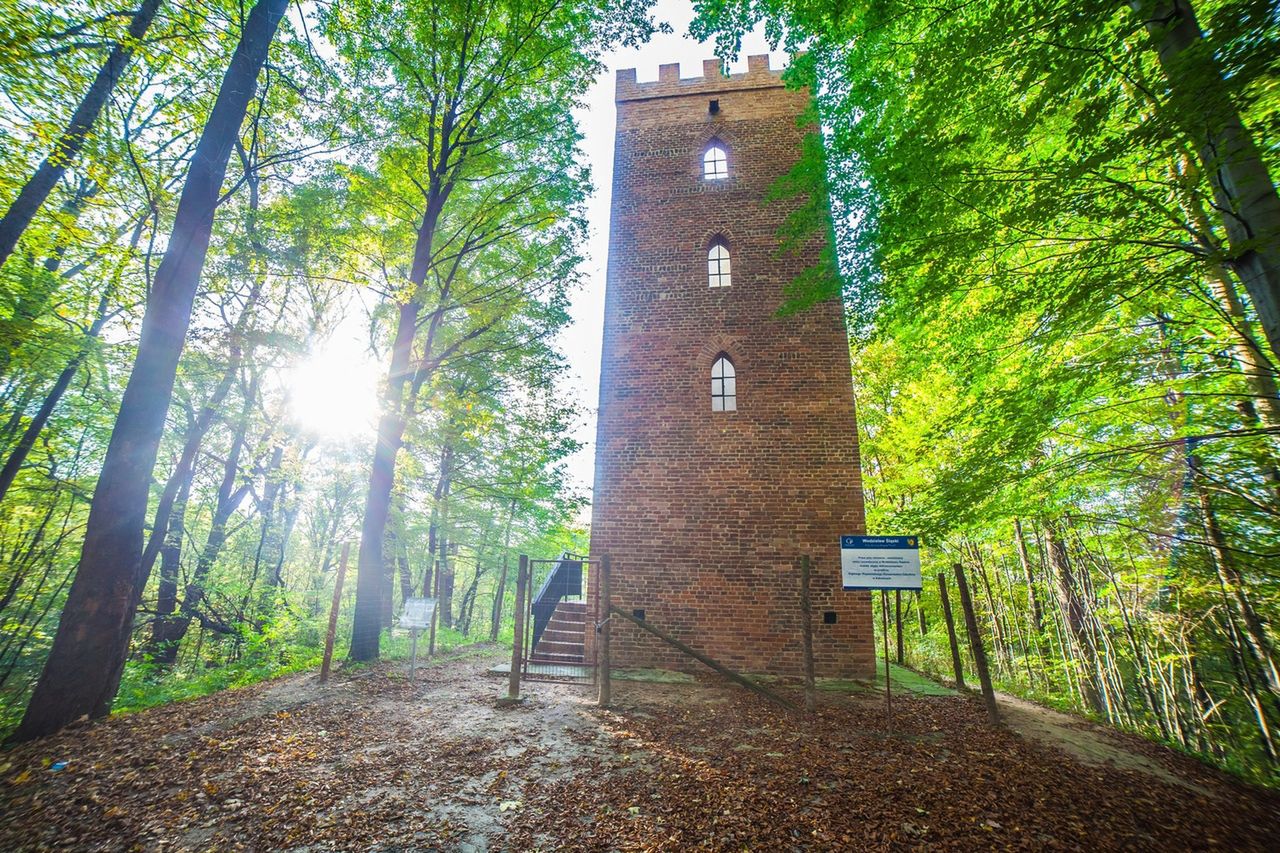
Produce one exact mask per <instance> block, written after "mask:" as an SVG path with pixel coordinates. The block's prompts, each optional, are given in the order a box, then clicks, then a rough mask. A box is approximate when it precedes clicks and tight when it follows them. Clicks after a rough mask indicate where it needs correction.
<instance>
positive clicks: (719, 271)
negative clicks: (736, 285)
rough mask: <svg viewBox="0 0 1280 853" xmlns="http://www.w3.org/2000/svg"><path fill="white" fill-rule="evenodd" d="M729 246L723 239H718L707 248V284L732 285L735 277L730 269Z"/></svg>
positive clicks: (716, 285)
mask: <svg viewBox="0 0 1280 853" xmlns="http://www.w3.org/2000/svg"><path fill="white" fill-rule="evenodd" d="M730 266H731V265H730V258H729V247H728V246H726V245H725V244H724V241H722V240H716V241H715V242H714V243H712V244H711V248H709V249H707V286H708V287H730V286H732V285H733V277H732V275H731V270H730Z"/></svg>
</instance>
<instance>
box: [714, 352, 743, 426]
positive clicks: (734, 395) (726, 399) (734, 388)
mask: <svg viewBox="0 0 1280 853" xmlns="http://www.w3.org/2000/svg"><path fill="white" fill-rule="evenodd" d="M737 410H738V380H737V376H736V374H735V373H734V371H733V362H732V361H730V360H729V358H728V356H723V355H722V356H720V357H719V358H717V359H716V363H715V364H713V365H712V366H711V411H713V412H736V411H737Z"/></svg>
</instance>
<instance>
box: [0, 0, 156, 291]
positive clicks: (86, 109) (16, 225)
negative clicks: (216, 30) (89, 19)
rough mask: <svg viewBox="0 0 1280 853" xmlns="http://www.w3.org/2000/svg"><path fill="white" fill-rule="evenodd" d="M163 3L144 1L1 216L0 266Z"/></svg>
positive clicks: (63, 169) (72, 156)
mask: <svg viewBox="0 0 1280 853" xmlns="http://www.w3.org/2000/svg"><path fill="white" fill-rule="evenodd" d="M160 2H161V0H143V2H142V5H140V6H139V7H138V9H137V11H136V12H134V14H133V19H132V20H131V21H130V22H129V28H128V30H127V31H126V33H125V35H124V37H123V38H122V39H121V40H120V41H119V42H117V43H116V44H115V45H114V46H113V47H112V48H111V53H110V55H108V56H107V61H106V62H104V63H103V64H102V68H101V69H99V71H98V74H97V76H96V77H94V80H93V83H92V85H90V86H89V90H88V91H87V92H85V95H84V98H83V99H82V100H81V101H80V104H79V106H77V107H76V111H75V113H74V114H73V115H72V116H71V120H70V121H69V122H68V123H67V127H66V129H64V130H63V132H62V134H61V135H60V136H59V137H58V139H57V140H56V141H55V142H54V144H53V150H52V151H50V152H49V155H48V156H47V157H45V159H44V161H43V162H41V164H40V166H39V167H38V168H37V169H36V171H35V174H33V175H32V176H31V177H30V178H28V179H27V182H26V183H25V184H23V186H22V189H21V190H19V191H18V195H17V197H16V198H15V199H14V200H13V202H12V203H11V204H10V205H9V209H8V210H6V211H5V213H4V216H3V217H0V266H3V265H4V262H5V261H7V260H8V259H9V255H11V254H13V250H14V247H16V246H17V245H18V240H19V239H20V238H21V237H22V234H23V232H25V231H26V230H27V226H28V225H30V224H31V220H32V219H34V218H35V216H36V214H37V213H38V212H39V210H40V207H41V205H43V204H44V202H45V199H47V198H48V197H49V193H51V192H52V191H53V188H54V187H55V186H57V183H58V181H59V180H61V178H62V176H63V174H64V173H65V172H66V170H67V166H68V165H69V164H71V163H73V162H74V161H75V159H76V157H78V156H79V154H80V149H81V148H83V147H84V143H85V139H86V138H87V137H88V135H89V131H90V130H92V129H93V124H94V122H96V121H97V120H98V115H99V114H100V113H101V112H102V109H103V107H105V106H106V104H107V99H108V98H110V97H111V93H112V91H114V90H115V88H116V85H117V84H118V83H119V82H120V78H121V77H123V76H124V72H125V69H126V68H128V66H129V60H130V59H131V58H132V56H133V52H134V50H135V49H136V48H137V46H138V43H139V42H141V41H142V38H143V37H144V36H145V35H146V33H147V30H149V29H150V28H151V22H152V21H154V20H155V17H156V12H158V11H159V9H160Z"/></svg>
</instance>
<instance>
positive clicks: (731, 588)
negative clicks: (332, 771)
mask: <svg viewBox="0 0 1280 853" xmlns="http://www.w3.org/2000/svg"><path fill="white" fill-rule="evenodd" d="M678 73H679V71H678V66H663V67H662V68H661V70H660V74H659V81H658V82H656V83H642V84H637V83H636V82H635V72H634V71H621V72H619V73H618V82H617V85H618V90H617V101H618V128H617V146H616V151H615V154H614V172H613V212H612V222H611V227H610V239H609V267H608V289H607V294H606V297H605V331H604V350H603V356H602V367H601V378H600V413H599V426H598V434H597V447H596V474H595V478H596V483H595V492H594V497H593V503H592V531H591V551H592V556H593V557H595V558H597V559H598V558H599V557H600V556H601V555H603V554H605V553H607V554H609V555H610V557H611V560H612V565H613V590H614V602H615V604H617V605H618V606H620V607H623V608H625V609H627V610H628V611H630V610H631V609H633V608H642V609H644V610H645V613H646V618H647V619H648V620H649V621H651V622H653V623H654V624H655V625H657V626H659V627H661V628H664V629H666V630H668V631H671V632H672V633H673V634H675V635H676V636H678V637H680V638H681V639H682V640H684V641H685V642H687V643H688V644H689V645H691V646H693V647H694V648H696V649H698V650H700V651H703V652H705V653H706V654H709V655H711V656H712V657H714V658H716V659H718V660H720V661H721V662H722V663H724V664H726V665H728V666H730V667H734V668H737V669H741V670H745V671H749V672H769V673H777V674H790V675H796V674H799V673H800V671H801V667H802V648H801V639H800V637H801V633H800V632H801V624H800V610H799V570H798V558H799V556H800V555H801V554H806V553H807V554H809V555H811V557H812V560H813V582H812V590H813V603H814V604H813V606H814V626H813V628H814V650H815V657H816V662H817V672H818V674H819V675H820V676H822V675H828V676H841V677H848V676H855V675H866V674H868V673H870V672H871V671H872V668H873V666H874V664H873V660H874V657H873V641H872V632H871V608H870V604H869V599H868V595H867V593H865V592H862V593H853V592H844V591H842V590H841V589H840V565H839V561H840V549H839V537H840V534H842V533H863V532H865V522H864V517H863V505H862V483H861V478H860V474H859V469H858V455H857V430H856V428H855V423H854V408H853V391H852V383H851V381H850V367H849V348H848V341H847V336H846V333H845V326H844V318H843V312H842V310H841V306H840V305H839V304H838V303H836V302H830V303H826V304H822V305H820V306H818V307H815V308H813V309H810V310H808V311H806V312H803V313H801V314H799V315H797V316H793V317H788V318H778V317H777V316H775V313H776V310H777V307H778V305H779V304H780V302H781V298H782V291H783V287H784V286H785V285H786V284H787V283H788V282H790V281H791V280H792V279H793V278H794V277H795V275H796V274H797V273H798V272H799V271H800V270H801V269H803V268H804V267H806V266H807V265H808V264H810V263H812V261H813V260H814V257H815V255H816V252H817V246H814V247H811V248H810V250H809V252H808V253H807V256H805V257H791V256H787V257H782V258H779V257H777V256H776V255H777V239H776V237H775V234H776V232H777V229H778V226H779V225H780V224H781V222H782V219H783V217H784V216H785V213H786V210H787V208H786V207H785V206H784V205H783V204H780V203H774V204H765V202H764V198H765V194H766V191H767V190H768V189H769V187H770V186H771V185H772V184H773V183H774V181H776V180H777V179H778V178H779V177H780V176H781V175H783V174H784V173H785V172H786V171H787V170H788V169H789V168H790V166H791V165H792V164H793V163H794V162H795V161H796V159H797V158H798V156H799V151H800V141H801V138H802V135H803V131H802V130H801V129H799V128H797V123H796V118H797V116H798V115H799V114H800V112H801V111H802V110H803V109H804V107H805V105H806V103H807V97H808V96H807V94H805V93H802V92H795V91H789V90H787V89H785V88H783V87H782V83H781V80H780V79H779V74H778V72H774V71H770V70H769V67H768V57H752V58H751V60H750V70H749V71H748V73H746V74H742V75H734V76H733V77H730V78H725V77H722V76H720V74H719V72H718V69H717V68H716V67H715V63H713V62H710V63H708V64H707V67H706V69H705V71H704V74H705V76H704V77H702V78H697V79H693V80H679V79H678ZM712 98H716V99H718V100H719V102H720V112H719V114H717V115H711V114H710V112H709V109H708V106H709V101H710V100H711V99H712ZM713 138H714V139H718V140H720V141H721V142H722V143H723V147H725V148H726V149H727V152H728V160H729V178H728V179H727V180H722V181H715V182H712V181H706V180H704V179H703V177H702V154H703V152H704V151H705V149H706V147H707V144H708V142H709V141H710V140H712V139H713ZM717 236H719V237H723V238H724V240H726V241H727V243H728V246H729V249H730V252H731V257H732V271H733V272H732V276H733V279H732V282H733V283H732V286H731V287H728V288H719V289H713V288H710V287H708V285H707V248H708V244H709V243H710V241H711V240H712V239H713V238H714V237H717ZM721 353H726V354H728V355H729V357H730V358H731V359H732V361H733V363H734V365H735V368H736V371H737V406H738V408H737V411H736V412H712V411H711V378H710V377H711V365H712V362H713V361H714V360H715V358H716V357H717V356H718V355H719V354H721ZM593 574H594V573H593ZM589 586H590V587H591V589H590V590H589V594H592V593H593V592H594V583H590V584H589ZM592 600H594V598H593V599H592ZM824 611H834V612H835V614H836V619H837V621H836V623H835V624H825V623H824V621H823V612H824ZM612 624H613V648H614V662H615V665H617V666H660V667H676V668H697V667H698V666H699V665H698V664H696V663H694V662H692V661H690V660H688V659H687V658H685V657H683V656H682V655H680V654H679V653H678V652H676V651H675V650H674V649H672V648H671V647H669V646H667V645H666V644H664V643H661V642H660V641H657V640H656V639H654V638H652V637H651V636H649V635H648V634H645V633H643V632H641V631H640V630H639V629H637V628H635V627H634V626H632V625H630V624H626V623H624V622H622V620H615V621H614V622H613V623H612Z"/></svg>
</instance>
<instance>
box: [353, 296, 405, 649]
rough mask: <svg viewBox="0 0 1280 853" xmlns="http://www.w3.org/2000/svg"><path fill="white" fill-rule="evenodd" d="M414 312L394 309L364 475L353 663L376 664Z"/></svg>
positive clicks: (403, 420) (380, 634)
mask: <svg viewBox="0 0 1280 853" xmlns="http://www.w3.org/2000/svg"><path fill="white" fill-rule="evenodd" d="M418 311H419V306H418V305H417V303H412V302H411V303H408V304H405V305H401V306H400V315H399V319H398V321H397V323H396V336H395V341H394V343H393V344H392V346H391V369H390V374H389V375H388V377H387V389H386V392H385V393H384V394H383V399H382V416H381V417H380V418H379V419H378V434H377V438H376V440H375V442H374V449H373V464H372V465H371V466H370V470H369V491H368V495H367V497H366V498H365V506H364V520H363V522H362V523H361V526H360V555H359V557H358V558H357V560H356V607H355V617H354V621H353V622H352V625H351V652H350V654H349V655H348V657H349V658H350V659H351V660H355V661H370V660H376V659H377V657H378V646H379V640H380V639H381V636H382V598H383V593H382V586H383V579H384V571H383V565H382V550H383V546H384V537H385V533H386V529H387V518H388V517H389V516H390V514H391V490H392V487H393V486H394V485H395V479H396V454H397V453H399V451H400V442H401V441H402V440H403V438H404V431H405V427H406V413H405V407H406V405H407V403H406V401H405V399H404V397H405V383H406V382H407V381H408V378H409V363H410V361H411V360H412V357H413V336H414V333H415V332H416V330H417V323H418Z"/></svg>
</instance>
